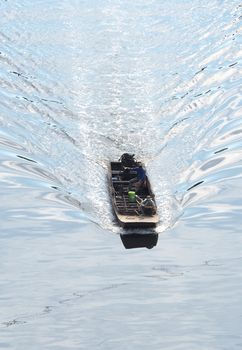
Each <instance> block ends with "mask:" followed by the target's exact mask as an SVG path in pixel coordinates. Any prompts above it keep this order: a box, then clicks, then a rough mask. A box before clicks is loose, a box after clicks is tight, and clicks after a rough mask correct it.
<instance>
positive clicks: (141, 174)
mask: <svg viewBox="0 0 242 350" xmlns="http://www.w3.org/2000/svg"><path fill="white" fill-rule="evenodd" d="M132 170H134V171H135V172H136V174H137V175H136V177H134V178H133V179H131V180H130V181H129V183H130V184H133V183H134V185H135V189H136V191H139V190H140V189H141V188H144V187H145V186H146V172H145V169H144V168H143V167H142V165H139V166H138V167H135V168H133V169H132Z"/></svg>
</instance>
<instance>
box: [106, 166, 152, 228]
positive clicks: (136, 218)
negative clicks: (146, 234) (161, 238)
mask: <svg viewBox="0 0 242 350" xmlns="http://www.w3.org/2000/svg"><path fill="white" fill-rule="evenodd" d="M137 165H138V164H137ZM122 170H123V169H122V164H121V163H120V162H111V164H110V174H109V176H110V187H111V194H112V203H113V209H114V212H115V214H116V217H117V219H118V221H119V223H120V224H121V225H122V226H123V227H126V228H128V227H154V226H156V224H157V223H158V222H159V216H158V214H157V213H156V214H154V215H150V216H148V215H143V214H141V213H140V211H139V207H138V204H137V202H136V201H135V202H130V201H129V197H128V191H130V190H134V188H132V187H130V182H129V181H128V180H122V179H120V177H122V176H121V173H122ZM133 176H134V177H135V173H134V175H133ZM131 177H132V168H131ZM148 184H149V181H148ZM149 194H150V195H152V196H153V192H152V190H151V188H150V184H149V185H148V186H147V188H146V190H144V191H143V192H141V193H139V197H140V198H141V199H144V198H146V196H147V195H149Z"/></svg>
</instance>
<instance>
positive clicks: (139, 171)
mask: <svg viewBox="0 0 242 350" xmlns="http://www.w3.org/2000/svg"><path fill="white" fill-rule="evenodd" d="M134 170H135V171H136V173H137V178H138V179H139V180H140V181H145V177H146V173H145V170H144V169H143V168H141V167H137V168H134Z"/></svg>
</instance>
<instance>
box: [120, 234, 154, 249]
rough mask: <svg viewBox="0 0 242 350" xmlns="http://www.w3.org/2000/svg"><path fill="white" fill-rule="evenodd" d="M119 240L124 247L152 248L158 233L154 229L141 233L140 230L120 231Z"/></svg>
mask: <svg viewBox="0 0 242 350" xmlns="http://www.w3.org/2000/svg"><path fill="white" fill-rule="evenodd" d="M120 238H121V241H122V243H123V245H124V247H125V248H126V249H133V248H148V249H152V248H153V247H155V246H156V244H157V242H158V233H156V232H155V231H154V230H153V231H152V230H149V231H148V232H145V233H142V232H140V231H136V232H135V231H133V230H132V232H130V231H127V232H123V233H120Z"/></svg>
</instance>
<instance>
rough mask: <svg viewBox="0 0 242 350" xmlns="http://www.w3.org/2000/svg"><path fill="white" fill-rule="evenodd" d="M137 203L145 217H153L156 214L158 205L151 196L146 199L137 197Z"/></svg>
mask: <svg viewBox="0 0 242 350" xmlns="http://www.w3.org/2000/svg"><path fill="white" fill-rule="evenodd" d="M136 201H137V203H138V208H139V211H140V212H141V213H142V214H143V215H149V216H152V215H154V214H155V213H156V205H155V202H154V200H153V199H152V197H151V196H147V197H146V198H145V199H142V198H140V197H139V196H137V195H136Z"/></svg>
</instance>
